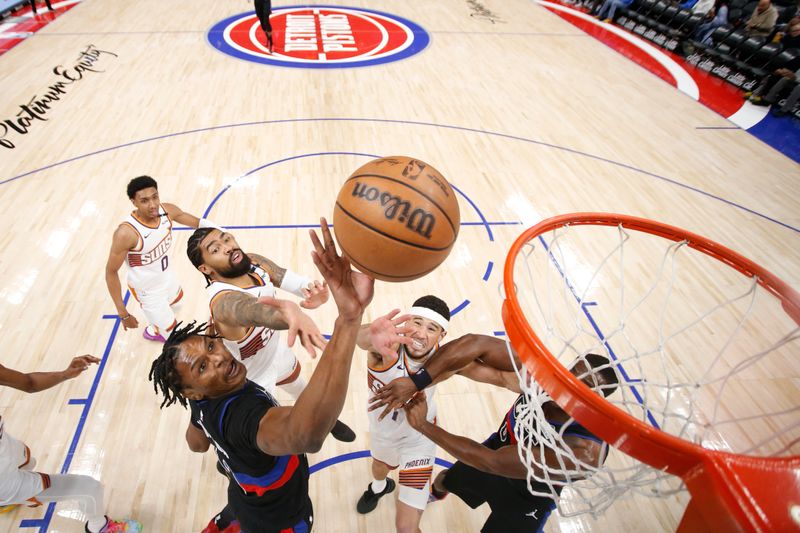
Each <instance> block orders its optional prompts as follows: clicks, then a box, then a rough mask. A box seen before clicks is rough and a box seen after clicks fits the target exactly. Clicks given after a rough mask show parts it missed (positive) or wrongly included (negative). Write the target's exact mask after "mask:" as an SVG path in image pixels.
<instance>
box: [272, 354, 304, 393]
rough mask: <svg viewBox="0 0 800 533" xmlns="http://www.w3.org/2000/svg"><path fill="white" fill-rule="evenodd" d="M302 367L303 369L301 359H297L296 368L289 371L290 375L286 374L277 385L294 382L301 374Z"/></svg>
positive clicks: (295, 361)
mask: <svg viewBox="0 0 800 533" xmlns="http://www.w3.org/2000/svg"><path fill="white" fill-rule="evenodd" d="M300 369H301V366H300V361H298V360H297V359H295V360H294V368H293V369H292V371H291V372H289V375H288V376H286V377H285V378H283V379H281V380H280V381H278V382H277V383H276V384H275V385H277V386H281V385H286V384H287V383H291V382H293V381H294V380H296V379H297V377H298V376H299V375H300Z"/></svg>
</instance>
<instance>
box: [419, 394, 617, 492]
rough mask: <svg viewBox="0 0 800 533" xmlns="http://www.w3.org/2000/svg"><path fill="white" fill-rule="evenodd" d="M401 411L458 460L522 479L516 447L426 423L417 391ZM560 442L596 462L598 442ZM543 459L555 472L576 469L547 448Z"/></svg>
mask: <svg viewBox="0 0 800 533" xmlns="http://www.w3.org/2000/svg"><path fill="white" fill-rule="evenodd" d="M405 410H406V419H407V420H408V423H409V424H410V425H411V427H413V428H414V429H416V430H417V431H419V432H420V433H422V434H423V435H425V436H426V437H428V438H429V439H431V440H432V441H433V442H435V443H436V444H437V445H439V446H441V447H442V448H444V449H445V450H447V451H448V452H449V453H450V454H451V455H452V456H453V457H455V458H456V459H457V460H459V461H461V462H462V463H466V464H468V465H469V466H471V467H473V468H477V469H478V470H480V471H482V472H488V473H489V474H495V475H498V476H503V477H508V478H512V479H525V478H526V477H527V475H528V469H527V467H526V466H525V465H524V464H522V462H521V461H520V459H519V454H518V453H517V447H516V446H503V447H502V448H499V449H497V450H492V449H491V448H487V447H486V446H484V445H482V444H480V443H478V442H475V441H474V440H472V439H468V438H466V437H461V436H459V435H453V434H452V433H449V432H448V431H445V430H444V429H442V428H441V427H439V426H436V425H434V424H431V423H430V422H428V420H427V419H426V418H427V414H428V406H427V403H426V401H425V395H424V394H420V395H419V396H417V397H415V398H414V399H413V400H411V402H410V403H409V404H408V405H406V407H405ZM564 442H565V443H566V444H567V446H569V447H570V448H571V449H572V452H573V454H574V455H575V457H576V458H577V459H578V460H580V461H582V462H584V463H586V464H590V465H599V464H600V461H599V457H600V452H601V446H600V444H599V443H597V442H594V441H591V440H587V439H582V438H580V437H574V436H571V435H566V436H565V437H564ZM544 462H545V464H547V466H549V467H551V468H552V469H554V470H556V471H563V470H573V471H574V470H577V468H578V467H577V465H576V464H575V463H574V462H573V461H572V460H571V459H569V458H568V457H564V456H562V457H561V458H560V460H559V458H558V457H557V456H556V454H555V452H553V450H550V449H547V450H546V451H545V454H544ZM531 468H532V469H533V471H534V473H535V474H536V475H538V476H542V475H543V472H542V469H541V467H539V466H538V465H536V464H532V465H531ZM549 475H550V476H551V477H554V478H557V479H565V478H566V476H563V475H559V474H558V472H552V471H551V472H550V473H549ZM571 477H572V479H574V478H575V476H574V475H572V476H571Z"/></svg>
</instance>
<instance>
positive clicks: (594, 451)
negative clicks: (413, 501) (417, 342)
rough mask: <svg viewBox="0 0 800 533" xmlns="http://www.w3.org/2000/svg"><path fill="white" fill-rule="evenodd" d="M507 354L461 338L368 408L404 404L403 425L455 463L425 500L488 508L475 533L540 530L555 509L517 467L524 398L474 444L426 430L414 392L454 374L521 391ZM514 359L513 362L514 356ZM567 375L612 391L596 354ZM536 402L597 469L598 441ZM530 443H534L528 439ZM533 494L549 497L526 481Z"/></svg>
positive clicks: (546, 401)
mask: <svg viewBox="0 0 800 533" xmlns="http://www.w3.org/2000/svg"><path fill="white" fill-rule="evenodd" d="M508 349H509V346H508V345H507V344H506V341H504V340H502V339H498V338H496V337H489V336H485V335H465V336H463V337H460V338H458V339H456V340H454V341H452V342H450V343H448V344H445V345H444V346H442V347H441V348H440V349H439V352H438V353H437V356H436V357H432V358H431V359H430V361H429V362H428V363H427V364H426V365H425V369H426V373H425V374H426V375H425V379H424V380H420V379H419V378H415V379H413V380H412V379H409V378H399V379H396V380H394V381H393V382H392V383H389V384H388V385H386V386H385V387H383V389H381V391H380V392H379V393H378V394H377V395H376V397H375V401H374V402H375V403H374V404H373V408H375V409H377V408H380V407H385V409H386V410H387V411H390V410H391V409H393V408H397V407H400V406H404V407H405V411H406V419H407V420H408V423H409V424H410V425H411V427H413V428H414V429H416V430H417V431H419V432H420V433H422V434H423V435H425V436H426V437H428V438H429V439H430V440H432V441H433V442H435V443H436V444H437V445H438V446H441V447H442V448H444V449H445V450H447V451H448V452H449V453H450V454H452V455H453V457H455V458H456V459H457V461H456V463H455V464H454V465H453V466H452V468H450V469H449V470H444V471H442V472H440V473H439V475H438V476H437V477H436V479H435V480H434V482H433V487H432V490H431V492H432V495H433V497H434V498H436V499H441V498H443V497H444V496H445V495H447V493H448V492H452V493H453V494H455V495H457V496H458V497H459V498H461V499H462V500H463V501H464V502H465V503H466V504H467V505H469V506H470V507H472V508H473V509H475V508H477V507H478V506H480V505H482V504H483V503H488V504H489V507H490V509H491V514H490V515H489V518H488V519H487V521H486V523H485V524H484V525H483V528H482V529H481V532H482V533H515V532H519V533H523V532H524V533H533V532H538V531H542V528H543V527H544V524H545V522H546V521H547V518H548V516H549V515H550V512H551V511H552V510H553V509H554V508H555V503H554V501H553V500H552V499H551V498H548V497H544V496H536V495H533V494H531V493H530V492H529V491H528V487H527V481H526V478H527V475H528V470H527V467H526V466H525V465H524V464H523V463H522V462H521V461H520V457H519V453H518V451H517V440H516V437H515V429H516V425H517V415H518V414H519V413H520V412H522V411H523V410H524V409H525V408H526V402H527V401H528V400H527V398H526V396H525V395H524V394H520V396H519V397H518V398H517V399H516V401H515V402H514V404H513V405H512V406H511V408H510V409H509V411H508V413H507V414H506V416H505V417H504V418H503V421H502V422H501V424H500V427H499V428H498V430H497V432H495V433H493V434H492V435H491V436H490V437H489V438H488V439H486V440H485V441H484V442H483V443H479V442H476V441H474V440H472V439H469V438H466V437H461V436H458V435H454V434H452V433H449V432H447V431H446V430H444V429H443V428H441V427H439V426H437V425H435V424H431V423H430V422H429V421H428V420H427V411H428V409H427V404H426V401H425V395H422V394H416V393H417V391H418V390H422V389H423V388H425V387H427V386H428V385H430V384H432V383H438V382H440V381H442V380H443V379H446V378H447V377H449V376H451V375H453V374H454V373H456V372H457V373H460V374H463V375H465V376H467V377H469V378H471V379H474V380H476V381H481V382H485V383H492V384H494V385H498V386H502V387H506V388H508V389H510V390H513V391H515V392H520V393H521V390H520V387H519V383H518V382H517V375H516V372H514V367H513V366H512V365H511V359H510V358H509V356H508ZM514 355H515V358H516V354H514ZM517 364H519V363H518V361H517ZM570 372H572V373H573V374H574V375H575V376H578V377H579V378H581V380H582V381H583V382H584V383H585V384H586V385H587V386H588V387H590V388H592V389H594V390H595V391H596V392H598V393H599V394H604V395H606V396H608V395H609V394H611V393H612V392H614V390H616V387H617V383H618V377H617V375H616V372H615V371H614V369H613V368H611V367H610V366H609V360H608V359H607V358H606V357H603V356H601V355H597V354H586V355H585V356H583V359H580V360H578V362H576V363H575V364H574V365H573V366H572V368H570ZM412 396H413V399H412ZM409 400H410V401H409ZM538 400H539V402H540V404H541V406H542V410H543V411H544V414H545V417H546V419H547V422H548V423H549V424H551V425H552V426H553V427H554V428H556V429H557V430H560V431H562V432H563V435H564V442H565V444H566V445H567V446H569V447H570V449H571V450H572V453H573V455H574V456H575V457H576V458H577V459H579V460H580V461H581V462H583V463H585V464H591V465H597V466H600V465H601V464H602V463H603V462H604V461H605V453H604V449H605V448H604V447H603V446H602V441H601V440H600V439H598V438H597V437H596V436H594V435H593V434H592V433H590V432H589V431H588V430H587V429H586V428H584V427H583V426H581V425H580V424H578V423H577V422H575V421H574V420H572V419H571V417H570V416H569V415H568V414H567V413H566V412H564V410H563V409H561V407H560V406H559V405H558V404H556V403H555V402H554V401H552V399H550V398H549V397H548V396H546V395H543V396H542V397H540V398H539V399H538ZM565 424H566V427H565ZM531 437H532V438H535V435H533V436H531ZM545 461H546V462H547V464H548V466H550V467H552V468H555V469H561V468H572V467H573V466H574V465H571V464H570V461H569V459H567V458H565V457H561V458H559V457H556V456H555V454H554V453H553V454H550V453H549V452H548V453H546V454H545ZM540 474H541V472H540ZM532 481H533V480H532ZM532 488H534V489H535V490H537V491H539V492H544V493H549V492H550V487H548V486H547V485H545V484H540V485H539V486H536V483H532ZM560 492H561V487H556V493H557V494H560Z"/></svg>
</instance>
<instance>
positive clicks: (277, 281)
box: [247, 254, 286, 287]
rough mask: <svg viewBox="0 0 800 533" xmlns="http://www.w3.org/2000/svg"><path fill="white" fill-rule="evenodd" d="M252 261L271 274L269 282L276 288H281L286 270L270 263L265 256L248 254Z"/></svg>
mask: <svg viewBox="0 0 800 533" xmlns="http://www.w3.org/2000/svg"><path fill="white" fill-rule="evenodd" d="M247 255H248V256H249V257H250V260H251V261H252V262H254V263H256V264H257V265H258V266H260V267H261V268H263V269H264V270H265V271H266V272H267V274H269V280H270V281H271V282H272V284H273V285H275V286H276V287H280V286H281V283H283V276H284V275H285V274H286V269H285V268H283V267H280V266H278V265H277V264H275V263H274V262H273V261H270V260H269V259H267V258H266V257H264V256H263V255H259V254H247Z"/></svg>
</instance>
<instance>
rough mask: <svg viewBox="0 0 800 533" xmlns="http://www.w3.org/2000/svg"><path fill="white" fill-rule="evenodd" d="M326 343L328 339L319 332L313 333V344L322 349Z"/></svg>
mask: <svg viewBox="0 0 800 533" xmlns="http://www.w3.org/2000/svg"><path fill="white" fill-rule="evenodd" d="M327 345H328V339H326V338H325V337H324V336H323V335H322V334H321V333H317V334H316V335H314V346H316V347H317V348H322V349H324V348H325V347H326V346H327Z"/></svg>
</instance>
